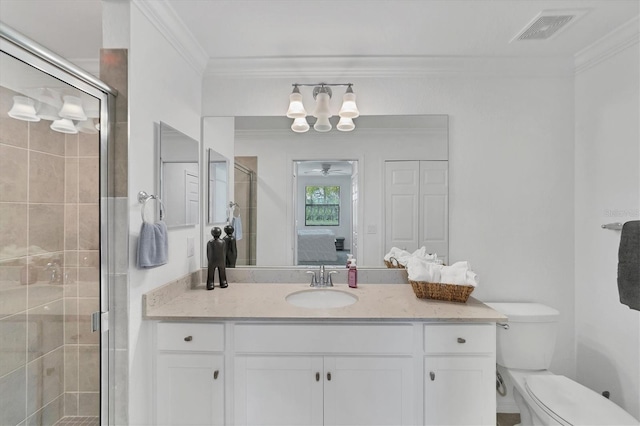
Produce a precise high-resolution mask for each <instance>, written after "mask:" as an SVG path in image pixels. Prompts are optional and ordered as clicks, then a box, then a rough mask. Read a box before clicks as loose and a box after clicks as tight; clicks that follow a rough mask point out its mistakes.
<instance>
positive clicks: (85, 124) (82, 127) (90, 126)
mask: <svg viewBox="0 0 640 426" xmlns="http://www.w3.org/2000/svg"><path fill="white" fill-rule="evenodd" d="M76 129H77V130H78V131H79V132H82V133H87V134H89V135H95V134H96V133H98V129H96V125H95V124H94V123H93V118H87V119H86V120H84V121H79V122H78V124H76Z"/></svg>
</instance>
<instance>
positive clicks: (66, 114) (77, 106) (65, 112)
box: [58, 96, 87, 121]
mask: <svg viewBox="0 0 640 426" xmlns="http://www.w3.org/2000/svg"><path fill="white" fill-rule="evenodd" d="M62 99H63V100H64V103H63V104H62V108H60V111H59V112H58V114H59V115H60V117H62V118H68V119H69V120H76V121H84V120H86V119H87V115H86V114H85V113H84V109H82V101H81V100H80V98H78V97H76V96H63V97H62Z"/></svg>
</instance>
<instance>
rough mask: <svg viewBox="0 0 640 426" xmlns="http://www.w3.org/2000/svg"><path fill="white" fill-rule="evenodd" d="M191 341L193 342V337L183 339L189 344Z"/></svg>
mask: <svg viewBox="0 0 640 426" xmlns="http://www.w3.org/2000/svg"><path fill="white" fill-rule="evenodd" d="M192 340H193V336H187V337H185V338H184V341H185V342H190V341H192Z"/></svg>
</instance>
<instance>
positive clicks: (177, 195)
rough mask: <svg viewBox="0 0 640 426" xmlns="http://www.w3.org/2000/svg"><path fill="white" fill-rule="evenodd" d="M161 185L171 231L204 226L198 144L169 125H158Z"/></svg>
mask: <svg viewBox="0 0 640 426" xmlns="http://www.w3.org/2000/svg"><path fill="white" fill-rule="evenodd" d="M157 139H158V148H157V149H158V153H159V155H158V157H159V158H158V175H159V177H158V181H159V184H160V188H159V191H158V192H159V193H160V197H161V198H162V201H163V204H164V207H165V210H166V211H165V214H164V221H165V223H166V225H167V227H170V228H171V227H179V226H195V225H197V224H198V223H200V220H199V217H200V196H199V193H200V183H199V179H200V176H199V162H198V151H199V149H198V141H196V140H195V139H193V138H191V137H189V136H187V135H185V134H184V133H182V132H180V131H178V130H176V129H174V128H173V127H171V126H169V125H167V124H166V123H163V122H160V123H159V125H158V138H157Z"/></svg>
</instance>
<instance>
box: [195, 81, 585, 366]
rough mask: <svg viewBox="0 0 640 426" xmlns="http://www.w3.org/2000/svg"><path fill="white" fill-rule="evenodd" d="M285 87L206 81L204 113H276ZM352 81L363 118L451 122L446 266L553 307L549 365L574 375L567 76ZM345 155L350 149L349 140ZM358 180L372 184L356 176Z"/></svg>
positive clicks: (494, 289) (500, 296)
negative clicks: (428, 117) (557, 319)
mask: <svg viewBox="0 0 640 426" xmlns="http://www.w3.org/2000/svg"><path fill="white" fill-rule="evenodd" d="M324 79H325V76H319V77H318V79H317V80H316V81H320V80H324ZM294 80H295V79H294V78H290V79H289V78H287V79H283V78H269V79H257V78H256V79H251V78H248V77H246V78H238V79H234V78H230V77H224V78H223V77H216V76H205V81H204V93H203V114H204V115H212V116H216V115H224V116H229V115H282V114H284V112H285V111H286V107H287V99H288V96H289V92H290V91H291V84H292V83H293V82H294ZM306 80H309V81H312V80H314V79H313V78H307V79H305V81H306ZM350 81H351V82H353V83H354V91H355V92H356V93H357V96H358V107H359V108H360V112H361V114H362V115H384V114H448V115H449V119H450V121H449V172H450V186H449V188H450V198H449V199H450V205H449V211H450V222H449V223H450V253H449V256H450V260H451V261H452V262H454V261H457V260H461V259H466V260H469V261H470V262H471V264H472V265H473V267H474V269H476V270H477V272H478V274H479V276H480V279H481V285H480V286H479V287H478V289H477V290H476V291H475V292H474V296H475V297H477V298H479V299H481V300H484V301H514V300H525V301H536V302H541V303H545V304H548V305H550V306H553V307H555V308H557V309H558V310H560V312H561V323H560V330H559V339H558V342H559V344H558V350H557V351H556V355H555V358H554V360H553V364H552V369H553V370H554V371H556V372H558V373H561V374H566V375H568V376H570V377H574V376H575V347H574V336H573V326H574V323H573V321H574V289H573V283H574V278H573V277H574V270H573V259H574V247H573V244H574V230H573V220H574V219H573V216H574V202H573V190H574V184H573V182H574V181H573V180H574V158H573V75H572V74H569V73H558V74H548V73H547V74H546V75H545V76H544V77H535V76H526V75H525V76H522V77H518V76H514V75H512V74H506V73H505V75H502V74H501V73H500V72H499V71H498V72H496V73H490V74H484V73H475V72H473V71H471V72H458V73H449V74H447V75H442V74H427V75H425V76H423V77H420V76H411V75H409V76H406V77H402V78H396V77H393V76H391V77H388V78H369V77H366V78H365V77H363V78H350ZM242 94H246V96H243V95H242ZM343 137H345V138H347V137H348V135H344V136H343ZM391 140H392V141H393V142H392V143H390V148H391V149H393V150H394V151H395V152H401V151H400V150H401V149H402V148H401V147H402V145H401V144H400V143H397V141H396V140H394V139H391ZM347 141H348V139H347ZM323 144H324V146H326V145H327V144H328V143H326V144H325V143H323ZM266 149H267V148H265V150H266ZM270 149H271V150H272V152H273V154H272V155H277V154H279V155H285V153H286V151H285V148H284V147H283V146H281V145H277V144H276V145H272V146H271V147H270ZM299 149H302V148H299ZM310 149H312V150H314V149H315V150H316V151H320V148H318V147H315V148H310ZM342 149H343V151H344V152H345V154H346V155H347V156H349V154H352V153H351V152H350V147H349V144H348V142H345V143H344V144H343V148H342ZM405 154H408V155H409V156H410V155H411V151H410V150H409V151H407V152H405ZM364 155H366V154H364ZM262 172H263V170H262V169H261V173H262ZM361 178H362V179H361V180H363V181H365V180H366V181H369V180H370V178H371V177H370V176H369V175H368V173H367V171H366V170H364V171H363V176H361ZM278 188H279V189H278ZM278 188H274V190H275V191H274V193H273V194H272V196H273V199H274V200H267V204H268V205H271V204H272V203H273V202H280V201H282V200H285V199H286V198H288V197H289V195H288V193H287V192H286V191H287V188H286V186H285V185H284V184H283V185H282V186H280V187H278ZM363 198H364V197H363ZM276 199H281V200H277V201H275V200H276ZM263 201H264V200H262V199H259V200H258V202H259V203H260V209H262V208H264V206H265V203H264V202H263ZM381 220H382V218H381V217H380V218H378V219H377V223H382V221H381ZM361 223H362V222H361ZM364 225H365V226H366V225H368V223H364ZM258 229H261V228H260V227H259V228H258ZM379 229H380V228H378V230H379ZM277 243H278V242H277V241H274V244H277ZM362 245H365V246H367V245H369V246H375V245H374V244H366V243H364V244H362Z"/></svg>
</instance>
